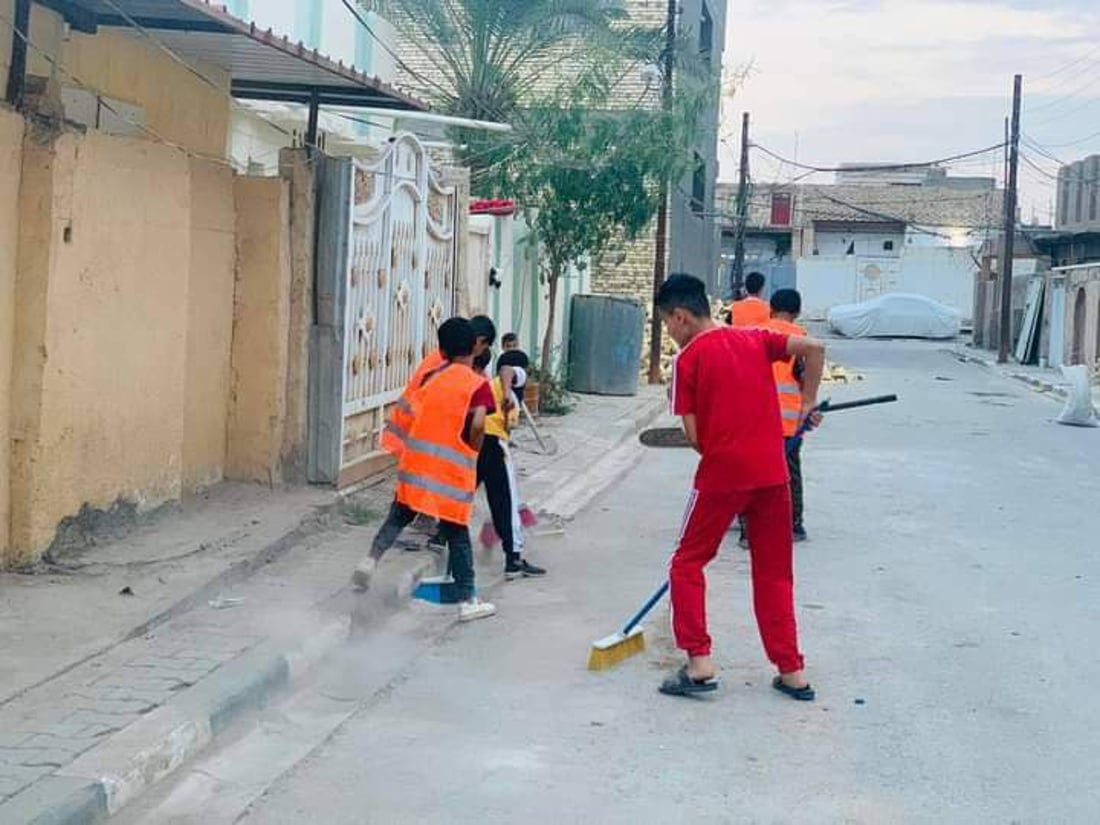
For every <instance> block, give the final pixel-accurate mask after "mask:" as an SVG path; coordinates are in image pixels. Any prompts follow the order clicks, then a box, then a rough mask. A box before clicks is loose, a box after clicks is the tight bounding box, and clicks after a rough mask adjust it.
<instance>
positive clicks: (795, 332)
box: [764, 318, 806, 438]
mask: <svg viewBox="0 0 1100 825" xmlns="http://www.w3.org/2000/svg"><path fill="white" fill-rule="evenodd" d="M764 327H765V328H766V329H770V330H774V331H775V332H780V333H782V334H783V335H791V336H795V337H797V338H804V337H806V330H805V329H803V328H802V327H800V326H799V325H798V324H792V323H791V322H790V321H781V320H779V319H778V318H771V319H769V320H768V322H767V323H766V324H764ZM772 374H773V375H774V376H775V388H776V390H778V391H779V411H780V412H781V413H782V414H783V436H784V437H785V438H790V437H791V436H793V435H794V434H795V433H797V432H798V425H799V424H800V423H802V387H800V386H799V385H798V379H797V378H795V375H794V359H793V358H788V359H787V360H786V361H776V362H775V363H773V364H772Z"/></svg>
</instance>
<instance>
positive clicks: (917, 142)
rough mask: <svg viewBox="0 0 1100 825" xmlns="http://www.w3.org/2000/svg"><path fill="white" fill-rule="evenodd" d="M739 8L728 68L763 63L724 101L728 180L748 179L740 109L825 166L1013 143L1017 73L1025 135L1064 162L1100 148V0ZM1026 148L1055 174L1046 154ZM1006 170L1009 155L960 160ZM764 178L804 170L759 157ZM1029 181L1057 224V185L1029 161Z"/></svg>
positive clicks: (799, 3)
mask: <svg viewBox="0 0 1100 825" xmlns="http://www.w3.org/2000/svg"><path fill="white" fill-rule="evenodd" d="M728 6H729V24H728V32H727V53H726V60H725V63H726V66H727V69H731V68H733V67H737V66H744V65H749V64H751V65H752V72H751V75H750V77H749V79H748V81H747V83H746V84H745V86H744V87H743V88H742V89H741V90H740V91H739V92H738V93H737V95H736V97H735V98H734V99H733V100H731V101H727V103H726V106H725V109H726V111H725V114H724V118H723V126H722V135H723V136H724V143H723V146H722V170H721V175H722V177H723V179H733V178H734V177H735V176H736V173H737V155H736V149H737V144H738V141H739V133H740V113H741V112H742V111H749V112H751V113H752V119H753V139H754V141H755V142H757V143H759V144H761V145H763V146H766V147H768V148H769V149H772V150H773V151H775V152H777V153H778V154H780V155H783V156H785V157H788V158H792V159H794V154H795V152H796V151H797V154H798V158H797V159H798V160H799V161H801V162H803V163H811V164H814V165H835V164H837V163H841V162H844V161H867V162H870V161H905V162H911V161H920V160H930V159H934V158H940V157H946V156H949V155H954V154H958V153H960V152H965V151H969V150H972V149H979V148H983V147H985V146H990V145H992V144H994V143H997V142H999V141H1000V140H1001V139H1002V133H1003V131H1004V118H1005V117H1006V116H1007V115H1008V113H1009V109H1010V104H1011V101H1010V98H1011V88H1012V75H1013V74H1014V73H1016V72H1020V73H1022V74H1023V75H1024V100H1025V106H1024V120H1023V132H1024V133H1025V135H1027V136H1028V137H1029V138H1031V139H1033V140H1034V141H1036V142H1038V143H1039V144H1040V145H1041V146H1042V147H1045V149H1046V151H1047V152H1048V153H1049V154H1051V155H1054V156H1055V157H1057V158H1059V159H1063V160H1068V161H1072V160H1076V159H1078V158H1080V157H1084V156H1085V155H1087V154H1091V153H1094V152H1100V0H989V2H978V1H977V0H963V1H960V0H955V1H954V2H949V0H728ZM1090 136H1093V137H1091V138H1090V139H1088V140H1083V139H1084V138H1089V137H1090ZM1065 144H1072V145H1065ZM796 147H797V148H796ZM1024 151H1025V152H1026V154H1027V156H1028V158H1029V159H1030V160H1032V161H1033V162H1034V163H1035V164H1036V165H1038V166H1040V167H1041V169H1043V170H1044V171H1045V172H1047V173H1056V172H1057V169H1058V164H1057V162H1055V161H1053V160H1051V159H1050V158H1047V157H1044V156H1043V155H1042V154H1041V153H1040V151H1038V150H1037V149H1033V148H1028V147H1025V148H1024ZM1000 170H1001V160H1000V157H999V155H998V156H996V157H994V156H993V155H988V156H986V157H984V158H981V159H978V160H975V161H970V162H967V163H964V164H958V165H956V166H954V167H952V171H953V173H955V174H985V175H992V174H994V173H995V174H996V175H997V176H998V177H1000V176H1001V171H1000ZM752 173H753V177H754V179H755V180H757V181H768V180H777V179H778V180H789V179H790V178H791V177H792V176H793V175H794V174H795V172H794V170H793V168H792V167H790V166H787V167H785V168H780V165H779V164H778V163H777V162H775V161H773V160H770V159H768V158H766V157H764V156H762V155H761V154H760V153H759V152H755V153H754V154H753V170H752ZM814 180H820V181H822V182H827V181H828V180H829V178H828V176H818V177H817V178H814ZM1021 185H1022V187H1023V199H1022V204H1021V205H1022V209H1023V217H1024V219H1025V220H1030V218H1031V216H1032V213H1033V211H1034V213H1035V214H1036V215H1037V217H1038V218H1039V219H1040V220H1042V221H1046V220H1047V219H1048V208H1049V203H1050V200H1051V199H1052V196H1053V187H1052V184H1051V182H1050V180H1049V179H1048V178H1046V177H1044V176H1043V175H1042V174H1040V173H1039V172H1038V171H1035V170H1034V169H1032V168H1030V167H1028V166H1027V165H1026V164H1024V165H1023V171H1022V173H1021Z"/></svg>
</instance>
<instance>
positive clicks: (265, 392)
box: [226, 178, 291, 484]
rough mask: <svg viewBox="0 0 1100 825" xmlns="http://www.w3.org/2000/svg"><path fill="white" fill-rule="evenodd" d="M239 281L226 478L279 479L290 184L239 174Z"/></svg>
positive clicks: (283, 420) (287, 307)
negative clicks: (240, 175)
mask: <svg viewBox="0 0 1100 825" xmlns="http://www.w3.org/2000/svg"><path fill="white" fill-rule="evenodd" d="M235 192H236V204H237V285H236V299H235V302H234V310H233V312H234V318H233V355H232V378H231V388H230V399H231V400H230V406H229V451H228V455H227V459H226V476H228V477H230V478H234V479H238V480H243V481H261V482H267V483H269V484H275V483H277V482H279V481H281V476H282V465H281V456H282V452H283V435H284V431H285V425H286V398H287V396H286V388H287V339H288V331H289V324H290V283H291V271H290V241H289V237H288V232H287V227H288V225H289V224H288V220H289V210H290V198H289V186H288V184H287V183H286V181H284V180H282V179H281V178H237V180H236V183H235Z"/></svg>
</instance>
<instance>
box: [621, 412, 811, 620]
mask: <svg viewBox="0 0 1100 825" xmlns="http://www.w3.org/2000/svg"><path fill="white" fill-rule="evenodd" d="M828 408H829V402H828V401H823V402H822V403H821V404H819V405H818V406H817V407H816V409H817V411H818V412H824V411H825V410H827V409H828ZM808 429H810V419H809V417H808V416H807V418H806V419H805V420H804V421H803V422H802V423H801V424H800V425H799V427H798V432H797V433H795V434H794V437H792V438H791V440H790V442H789V443H788V447H787V449H788V452H791V453H793V452H794V450H795V449H797V447H798V444H799V442H801V441H802V436H804V435H805V434H806V431H807V430H808ZM667 592H668V580H667V579H666V580H665V581H664V582H662V583H661V586H660V587H658V588H657V590H656V592H654V594H653V595H652V596H650V597H649V599H648V600H647V601H646V603H645V604H644V605H642V609H641V610H639V611H638V612H637V613H635V614H634V616H633V617H632V618H631V620H630V621H629V622H627V623H626V626H625V627H624V628H623V635H624V636H629V635H630V631H632V630H633V629H634V628H635V627H637V626H638V625H639V624H641V621H642V619H644V618H645V617H646V616H648V615H649V611H651V610H652V609H653V608H654V607H656V606H657V603H658V602H659V601H661V599H663V598H664V597H665V594H666V593H667Z"/></svg>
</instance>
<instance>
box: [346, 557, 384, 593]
mask: <svg viewBox="0 0 1100 825" xmlns="http://www.w3.org/2000/svg"><path fill="white" fill-rule="evenodd" d="M377 566H378V562H377V560H376V559H375V558H374V556H365V557H364V558H363V560H362V561H361V562H359V564H357V565H355V570H354V571H353V572H352V574H351V583H352V584H354V585H355V588H356V589H357V590H366V589H367V588H369V587H370V580H371V577H372V576H373V575H374V568H376V567H377Z"/></svg>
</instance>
